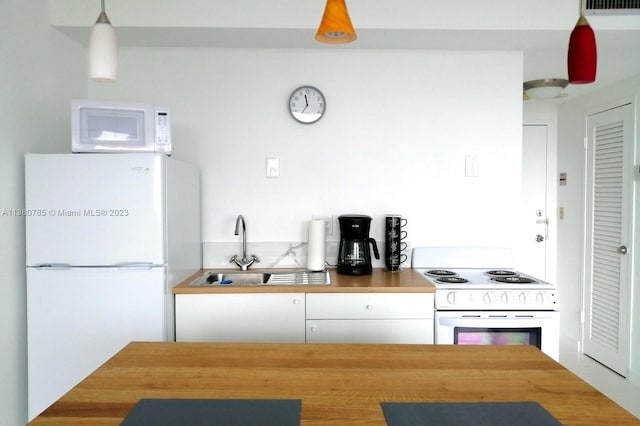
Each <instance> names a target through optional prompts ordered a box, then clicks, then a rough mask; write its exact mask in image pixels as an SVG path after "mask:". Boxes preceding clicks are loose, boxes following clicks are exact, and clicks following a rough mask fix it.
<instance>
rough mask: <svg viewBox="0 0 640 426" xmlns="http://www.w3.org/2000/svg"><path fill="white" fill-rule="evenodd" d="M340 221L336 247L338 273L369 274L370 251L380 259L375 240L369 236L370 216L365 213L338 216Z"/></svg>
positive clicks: (370, 269)
mask: <svg viewBox="0 0 640 426" xmlns="http://www.w3.org/2000/svg"><path fill="white" fill-rule="evenodd" d="M338 222H339V223H340V247H339V249H338V273H340V274H344V275H366V274H370V273H371V271H372V268H371V251H370V250H369V245H371V246H373V254H374V255H375V257H376V259H380V254H379V253H378V246H377V245H376V240H374V239H373V238H369V228H370V226H371V218H370V217H369V216H365V215H342V216H338Z"/></svg>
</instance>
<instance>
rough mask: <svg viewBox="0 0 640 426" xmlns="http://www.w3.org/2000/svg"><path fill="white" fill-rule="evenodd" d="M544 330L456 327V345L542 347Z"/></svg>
mask: <svg viewBox="0 0 640 426" xmlns="http://www.w3.org/2000/svg"><path fill="white" fill-rule="evenodd" d="M541 335H542V328H540V327H531V328H529V327H527V328H479V327H454V331H453V343H454V344H456V345H503V346H504V345H533V346H536V347H537V348H538V349H542V347H541V341H542V339H541Z"/></svg>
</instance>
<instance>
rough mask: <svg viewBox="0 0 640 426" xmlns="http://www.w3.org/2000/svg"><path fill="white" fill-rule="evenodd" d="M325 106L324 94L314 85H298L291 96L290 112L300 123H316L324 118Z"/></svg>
mask: <svg viewBox="0 0 640 426" xmlns="http://www.w3.org/2000/svg"><path fill="white" fill-rule="evenodd" d="M325 108H326V102H325V99H324V95H323V94H322V92H321V91H320V90H319V89H317V88H315V87H313V86H301V87H298V88H297V89H296V90H294V91H293V93H291V96H290V97H289V112H291V115H292V116H293V118H295V119H296V120H298V121H299V122H300V123H304V124H311V123H315V122H316V121H318V120H320V119H321V118H322V116H323V115H324V111H325Z"/></svg>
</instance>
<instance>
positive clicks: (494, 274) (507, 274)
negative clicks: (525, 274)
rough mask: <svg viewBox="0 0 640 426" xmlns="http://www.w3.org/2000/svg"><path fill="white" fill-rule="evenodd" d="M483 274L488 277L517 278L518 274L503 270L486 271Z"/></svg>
mask: <svg viewBox="0 0 640 426" xmlns="http://www.w3.org/2000/svg"><path fill="white" fill-rule="evenodd" d="M485 274H487V275H489V276H490V277H517V276H518V273H517V272H514V271H507V270H504V269H495V270H493V271H487V272H485Z"/></svg>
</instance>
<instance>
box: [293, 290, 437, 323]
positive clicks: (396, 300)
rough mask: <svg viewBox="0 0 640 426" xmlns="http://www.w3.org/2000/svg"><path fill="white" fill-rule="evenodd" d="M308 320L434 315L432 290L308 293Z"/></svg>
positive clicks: (426, 316) (422, 316)
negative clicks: (420, 291)
mask: <svg viewBox="0 0 640 426" xmlns="http://www.w3.org/2000/svg"><path fill="white" fill-rule="evenodd" d="M306 298H307V319H401V318H433V306H434V305H433V294H432V293H339V294H338V293H308V294H307V296H306Z"/></svg>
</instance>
